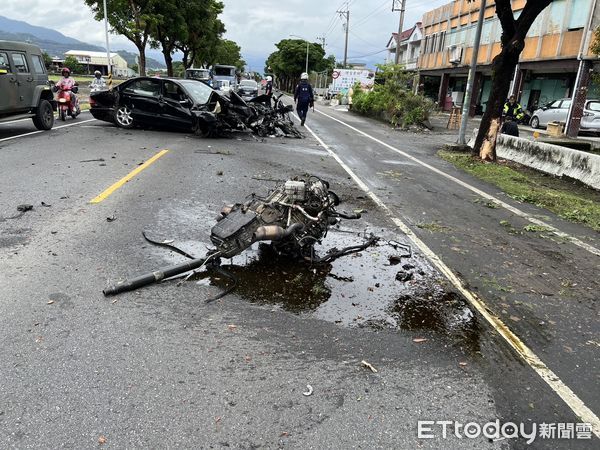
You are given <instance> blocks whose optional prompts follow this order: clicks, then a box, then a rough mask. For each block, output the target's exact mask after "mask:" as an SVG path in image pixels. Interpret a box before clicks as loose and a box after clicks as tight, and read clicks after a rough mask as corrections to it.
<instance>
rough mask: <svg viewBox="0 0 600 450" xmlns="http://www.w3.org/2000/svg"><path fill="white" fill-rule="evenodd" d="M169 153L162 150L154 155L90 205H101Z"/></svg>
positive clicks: (91, 201)
mask: <svg viewBox="0 0 600 450" xmlns="http://www.w3.org/2000/svg"><path fill="white" fill-rule="evenodd" d="M167 153H169V150H161V151H160V152H158V153H157V154H156V155H154V156H153V157H152V158H150V159H149V160H148V161H146V162H145V163H144V164H142V165H141V166H138V167H137V168H135V169H134V170H132V171H131V172H129V174H127V175H126V176H124V177H123V178H121V179H120V180H119V181H117V182H116V183H115V184H113V185H112V186H110V187H109V188H108V189H106V190H105V191H103V192H102V193H101V194H100V195H98V196H97V197H94V198H93V199H92V200H90V203H100V202H101V201H102V200H106V199H107V198H108V197H109V196H110V195H111V194H112V193H113V192H115V191H116V190H117V189H119V188H120V187H121V186H123V185H124V184H125V183H127V182H128V181H129V180H131V179H132V178H133V177H135V176H136V175H137V174H138V173H140V172H141V171H142V170H144V169H147V168H148V167H150V166H151V165H152V164H153V163H155V162H156V161H157V160H158V159H159V158H160V157H162V156H164V155H166V154H167Z"/></svg>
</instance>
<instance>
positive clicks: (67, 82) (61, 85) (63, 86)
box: [54, 67, 79, 114]
mask: <svg viewBox="0 0 600 450" xmlns="http://www.w3.org/2000/svg"><path fill="white" fill-rule="evenodd" d="M60 73H61V74H62V76H63V77H62V78H61V79H60V81H58V82H57V83H56V84H55V85H54V90H55V91H58V90H62V91H68V92H69V95H70V96H71V105H72V107H73V110H74V111H79V100H78V99H77V96H76V95H75V94H74V93H73V88H74V87H76V86H77V82H76V81H75V80H74V79H73V78H71V69H69V68H68V67H63V68H62V70H61V72H60ZM78 114H79V113H78Z"/></svg>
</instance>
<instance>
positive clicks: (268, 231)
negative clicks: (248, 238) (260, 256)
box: [252, 223, 304, 242]
mask: <svg viewBox="0 0 600 450" xmlns="http://www.w3.org/2000/svg"><path fill="white" fill-rule="evenodd" d="M303 229H304V224H302V223H294V224H292V225H290V226H289V227H287V229H285V230H284V229H283V228H281V227H280V226H279V225H263V226H261V227H258V228H257V229H256V231H255V232H254V235H253V236H252V241H253V242H258V241H281V240H283V239H286V238H288V237H290V236H292V235H294V234H296V233H297V232H299V231H302V230H303Z"/></svg>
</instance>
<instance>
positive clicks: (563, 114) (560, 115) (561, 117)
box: [553, 99, 571, 122]
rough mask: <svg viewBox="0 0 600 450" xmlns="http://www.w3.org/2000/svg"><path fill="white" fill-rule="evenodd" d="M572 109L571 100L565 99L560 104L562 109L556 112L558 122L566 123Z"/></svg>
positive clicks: (555, 117)
mask: <svg viewBox="0 0 600 450" xmlns="http://www.w3.org/2000/svg"><path fill="white" fill-rule="evenodd" d="M570 107H571V99H565V100H563V101H562V102H561V103H560V107H559V108H558V109H557V110H556V113H555V115H554V119H553V120H555V121H557V122H566V121H567V116H568V115H569V108H570Z"/></svg>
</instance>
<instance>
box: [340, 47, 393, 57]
mask: <svg viewBox="0 0 600 450" xmlns="http://www.w3.org/2000/svg"><path fill="white" fill-rule="evenodd" d="M387 51H388V49H387V48H384V49H383V50H379V51H378V52H373V53H368V54H366V55H359V56H348V58H350V59H360V58H366V57H367V56H373V55H378V54H379V53H383V52H387Z"/></svg>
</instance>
